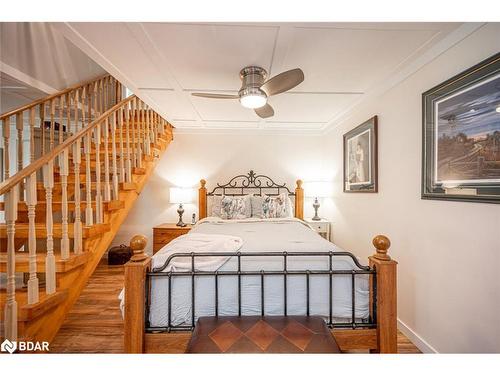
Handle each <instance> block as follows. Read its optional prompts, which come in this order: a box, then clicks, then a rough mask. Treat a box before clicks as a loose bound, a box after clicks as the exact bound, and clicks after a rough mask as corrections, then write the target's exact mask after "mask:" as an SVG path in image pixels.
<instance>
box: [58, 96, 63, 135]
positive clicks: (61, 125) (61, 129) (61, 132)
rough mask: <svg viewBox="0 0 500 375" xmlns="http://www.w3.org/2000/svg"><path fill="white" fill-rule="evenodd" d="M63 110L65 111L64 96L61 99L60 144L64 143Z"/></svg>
mask: <svg viewBox="0 0 500 375" xmlns="http://www.w3.org/2000/svg"><path fill="white" fill-rule="evenodd" d="M63 109H64V95H61V96H60V97H59V133H58V135H59V144H62V143H63V133H64V132H63V129H64V126H63Z"/></svg>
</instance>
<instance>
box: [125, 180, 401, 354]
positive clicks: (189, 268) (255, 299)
mask: <svg viewBox="0 0 500 375" xmlns="http://www.w3.org/2000/svg"><path fill="white" fill-rule="evenodd" d="M283 190H284V191H286V193H287V195H289V196H290V197H291V198H293V213H294V215H293V216H294V217H293V218H278V219H276V218H275V219H262V218H245V219H238V220H234V219H233V220H223V219H221V218H217V217H207V213H208V212H209V210H208V202H209V200H210V199H212V198H211V197H217V196H230V195H231V196H243V195H247V194H249V193H250V194H256V195H262V194H266V195H279V194H282V191H283ZM199 213H200V218H201V220H200V221H199V222H198V223H197V224H196V225H195V226H194V227H193V229H192V230H191V231H190V232H189V234H186V235H184V236H186V239H187V240H189V239H191V240H193V241H194V240H196V239H197V238H204V237H209V236H212V237H214V236H215V237H216V236H221V237H222V236H232V237H234V238H236V239H241V240H242V244H241V245H240V246H239V247H237V248H230V249H229V251H227V249H226V250H224V248H223V246H221V249H222V251H221V250H220V249H211V250H209V251H201V250H200V251H190V252H182V251H179V247H177V248H176V246H175V242H173V244H172V243H171V244H169V245H167V246H165V247H164V248H163V249H161V250H160V251H159V252H157V253H156V254H155V255H154V256H153V257H152V258H149V257H147V256H146V255H145V254H144V253H143V252H142V250H143V249H144V246H145V242H144V239H143V238H142V237H141V236H136V237H134V239H133V241H131V246H132V247H133V248H134V252H135V254H134V256H133V257H132V259H131V261H130V262H129V263H128V264H127V265H126V267H125V293H124V295H125V301H124V315H125V347H126V350H127V352H182V351H183V348H184V347H185V345H186V344H187V341H188V339H189V336H190V332H191V331H192V330H193V329H194V327H195V325H196V321H197V319H198V318H199V317H202V316H248V315H250V316H258V315H262V316H287V315H295V316H297V315H299V316H309V315H311V316H320V317H322V318H323V319H324V320H325V321H326V322H327V324H328V326H329V327H330V328H331V329H332V333H333V334H334V336H335V337H336V339H337V342H339V345H340V347H341V349H343V350H351V349H367V350H372V351H379V352H395V351H396V293H395V292H396V287H395V284H396V280H395V278H396V273H395V269H396V262H395V261H393V260H392V259H390V257H389V256H388V255H387V249H388V247H389V244H390V242H389V240H388V239H387V238H386V237H385V236H377V237H376V238H375V239H374V245H375V247H376V253H375V254H374V256H372V257H370V259H369V265H366V266H365V265H362V262H361V261H360V260H359V259H357V258H356V257H355V256H354V255H353V254H351V253H349V252H346V251H344V250H342V249H340V248H338V247H337V246H336V245H334V244H333V243H331V242H329V241H327V240H325V239H323V238H322V237H321V236H320V235H318V234H317V233H316V232H315V231H313V230H312V229H311V228H310V227H309V226H308V225H307V224H306V223H305V222H304V221H302V219H303V217H302V216H303V190H302V182H301V181H298V182H297V186H296V188H295V190H294V191H291V190H290V189H288V187H287V186H286V184H277V183H275V182H274V181H273V180H272V179H271V178H269V177H267V176H263V175H257V174H255V173H254V172H253V171H250V172H249V173H248V174H246V175H238V176H236V177H234V178H233V179H231V180H230V181H229V182H227V183H224V184H220V183H218V184H216V185H215V187H214V188H213V190H211V191H210V192H208V191H207V188H206V182H205V181H204V180H202V181H201V185H200V189H199ZM184 236H183V237H184ZM189 236H191V237H189ZM178 240H179V241H182V238H178ZM193 243H194V242H193ZM216 250H217V251H216Z"/></svg>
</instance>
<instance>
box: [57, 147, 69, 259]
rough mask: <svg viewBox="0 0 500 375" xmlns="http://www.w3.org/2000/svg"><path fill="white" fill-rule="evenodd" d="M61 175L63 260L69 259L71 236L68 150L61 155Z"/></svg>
mask: <svg viewBox="0 0 500 375" xmlns="http://www.w3.org/2000/svg"><path fill="white" fill-rule="evenodd" d="M59 175H60V176H61V189H62V202H61V204H62V207H61V211H62V220H61V230H62V237H61V259H68V258H69V235H68V175H69V162H68V149H66V150H64V151H63V152H61V154H59Z"/></svg>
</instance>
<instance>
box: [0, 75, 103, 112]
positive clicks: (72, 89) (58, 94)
mask: <svg viewBox="0 0 500 375" xmlns="http://www.w3.org/2000/svg"><path fill="white" fill-rule="evenodd" d="M108 76H110V74H109V73H106V74H103V75H101V76H98V77H95V78H92V79H90V80H88V81H85V82H83V83H78V84H77V85H75V86H72V87H69V88H67V89H65V90H62V91H59V92H56V93H55V94H52V95H49V96H46V97H44V98H41V99H38V100H36V101H34V102H31V103H29V104H26V105H24V106H22V107H19V108H16V109H13V110H12V111H9V112H5V113H2V114H1V115H0V121H1V120H3V119H6V118H8V117H10V116H13V115H16V114H17V113H19V112H24V111H26V110H27V109H30V108H33V107H36V106H37V105H39V104H42V103H44V102H48V101H50V100H52V99H54V98H57V97H59V96H62V95H64V94H67V93H69V92H71V91H74V90H78V89H80V88H82V87H84V86H87V85H89V84H91V83H93V82H95V81H99V80H101V79H103V78H106V77H108Z"/></svg>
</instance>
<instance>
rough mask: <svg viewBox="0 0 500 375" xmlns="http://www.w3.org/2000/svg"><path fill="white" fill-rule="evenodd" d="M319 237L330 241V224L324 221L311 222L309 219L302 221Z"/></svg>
mask: <svg viewBox="0 0 500 375" xmlns="http://www.w3.org/2000/svg"><path fill="white" fill-rule="evenodd" d="M304 221H305V222H306V223H307V224H309V225H310V226H311V227H312V228H313V229H314V230H315V231H316V232H318V233H319V235H320V236H321V237H323V238H324V239H325V240H328V241H330V222H329V221H328V220H325V219H321V220H312V219H311V218H307V219H304Z"/></svg>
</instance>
